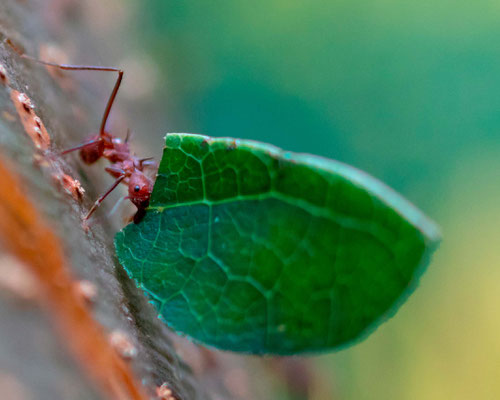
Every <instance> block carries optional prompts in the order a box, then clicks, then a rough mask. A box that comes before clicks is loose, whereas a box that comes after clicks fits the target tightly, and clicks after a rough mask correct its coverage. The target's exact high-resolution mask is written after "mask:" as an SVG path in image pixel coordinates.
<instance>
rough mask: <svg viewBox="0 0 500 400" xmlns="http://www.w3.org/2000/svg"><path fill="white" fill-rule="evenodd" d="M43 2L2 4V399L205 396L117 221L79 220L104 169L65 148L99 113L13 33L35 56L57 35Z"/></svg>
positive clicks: (92, 124)
mask: <svg viewBox="0 0 500 400" xmlns="http://www.w3.org/2000/svg"><path fill="white" fill-rule="evenodd" d="M46 3H55V2H46ZM46 3H44V2H41V1H40V2H28V1H16V0H3V1H2V2H1V4H0V65H1V66H0V80H1V82H0V321H1V322H0V393H1V394H2V395H1V398H3V399H21V400H22V399H26V400H29V399H50V400H56V399H65V400H68V399H145V398H152V397H153V394H154V393H155V390H156V388H157V387H158V386H160V385H162V384H164V387H163V389H166V388H167V387H168V388H169V389H171V391H172V393H173V395H174V397H175V398H177V399H206V398H207V396H206V394H205V390H204V389H203V386H202V385H200V384H198V383H197V382H196V381H195V380H194V378H193V376H192V373H191V372H190V370H189V368H188V367H187V366H186V365H185V364H184V363H183V362H182V361H181V360H180V358H179V357H178V356H177V354H176V350H175V349H174V346H173V345H172V342H171V341H170V340H169V339H168V337H169V334H170V333H169V332H168V330H167V328H166V327H165V326H163V324H162V323H161V322H160V321H159V320H158V319H157V317H156V313H155V312H154V310H153V309H152V306H150V305H149V304H148V303H147V301H146V299H145V298H144V296H142V294H141V293H139V292H138V290H137V289H136V288H135V285H134V284H132V283H131V282H130V281H129V280H128V278H127V277H126V276H125V274H124V272H123V270H122V268H121V266H120V265H119V264H118V263H117V262H116V260H115V258H114V249H113V244H112V239H113V235H114V232H115V231H116V227H114V226H112V223H111V222H109V221H106V220H105V219H100V220H99V223H94V224H92V226H91V228H90V229H89V230H88V231H86V230H85V229H84V228H83V227H82V215H84V214H85V212H86V211H87V210H88V208H89V206H90V205H91V204H92V202H93V200H94V199H95V198H96V196H97V194H98V192H99V191H100V190H103V189H104V188H105V186H106V184H105V183H104V182H103V180H104V177H103V175H104V173H103V172H100V171H98V170H96V169H91V170H88V169H86V168H85V167H84V166H83V165H82V164H81V162H80V161H79V160H78V159H77V157H73V156H70V157H66V158H61V157H60V156H59V155H58V152H59V151H60V150H61V149H64V148H68V147H70V146H72V145H75V144H77V143H79V142H81V141H82V139H83V138H85V136H87V135H88V133H89V132H92V131H95V130H96V126H98V122H96V121H98V118H99V117H98V116H99V115H100V114H101V113H102V111H99V109H98V108H96V109H94V107H89V102H85V101H84V100H82V98H85V95H81V94H80V93H78V91H76V90H75V86H77V85H75V82H74V81H73V80H72V78H67V77H63V76H58V75H57V74H54V73H53V71H52V73H49V72H50V71H48V70H47V69H46V68H44V67H42V66H40V65H37V64H34V63H32V62H29V61H27V60H24V59H21V58H20V57H19V56H18V55H17V54H16V53H15V52H14V51H13V49H12V48H11V47H10V46H9V45H8V44H7V42H6V41H7V39H9V40H11V41H12V42H13V43H15V45H16V46H19V47H21V48H23V49H25V51H26V52H27V53H30V54H35V55H38V52H39V49H40V45H41V44H44V43H48V42H49V41H50V40H54V39H57V38H54V37H52V36H51V32H52V34H53V32H54V31H55V30H54V29H53V28H54V27H53V26H52V27H51V28H50V29H49V28H48V25H50V23H51V21H50V19H49V18H46V17H45V14H44V10H45V7H47V6H48V5H47V4H46ZM70 17H71V16H69V17H68V16H67V18H70ZM70 22H71V21H70ZM78 29H82V28H81V27H78V26H75V30H78ZM83 45H85V44H83ZM87 46H88V44H87ZM2 67H3V69H1V68H2ZM2 71H3V72H4V75H5V76H4V77H3V78H2V76H1V75H2V74H1V72H2ZM89 115H95V116H96V117H95V118H94V117H92V118H87V117H88V116H89ZM89 171H90V172H89ZM79 183H80V184H81V187H83V188H84V189H85V193H84V194H83V193H81V192H80V189H79ZM96 188H99V189H96ZM82 194H83V196H81V195H82ZM80 196H81V198H80ZM81 280H86V281H88V282H90V285H89V284H88V283H84V284H83V285H80V284H79V281H81ZM93 290H95V292H96V295H95V297H94V296H93V294H92V292H93ZM90 298H92V299H90ZM85 299H87V300H85ZM164 392H165V393H168V392H169V391H168V390H164ZM167 397H168V396H167V395H165V397H164V398H167Z"/></svg>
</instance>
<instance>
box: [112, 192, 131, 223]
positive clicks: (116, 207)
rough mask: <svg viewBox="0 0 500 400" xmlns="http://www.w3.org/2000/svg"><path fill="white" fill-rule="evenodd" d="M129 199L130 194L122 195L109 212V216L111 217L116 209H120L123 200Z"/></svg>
mask: <svg viewBox="0 0 500 400" xmlns="http://www.w3.org/2000/svg"><path fill="white" fill-rule="evenodd" d="M127 199H128V196H123V197H120V199H119V200H118V201H117V202H116V204H115V205H114V206H113V208H112V209H111V211H110V212H109V213H108V218H109V217H111V216H112V215H113V214H114V213H115V212H116V210H118V207H120V205H121V204H122V203H123V201H124V200H127Z"/></svg>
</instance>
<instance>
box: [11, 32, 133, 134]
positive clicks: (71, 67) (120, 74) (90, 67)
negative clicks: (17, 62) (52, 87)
mask: <svg viewBox="0 0 500 400" xmlns="http://www.w3.org/2000/svg"><path fill="white" fill-rule="evenodd" d="M7 44H8V45H9V46H10V47H12V49H13V50H14V51H15V52H16V53H17V54H19V56H21V57H22V58H25V59H27V60H31V61H34V62H36V63H39V64H43V65H47V66H49V67H54V68H59V69H62V70H68V71H108V72H117V73H118V78H117V79H116V82H115V86H114V87H113V91H112V92H111V95H110V96H109V99H108V103H107V104H106V109H105V110H104V115H103V116H102V121H101V127H100V129H99V136H100V137H103V136H104V129H105V127H106V122H107V121H108V117H109V113H110V112H111V107H112V106H113V103H114V101H115V98H116V94H117V93H118V89H120V85H121V83H122V79H123V70H121V69H120V68H115V67H99V66H94V65H71V64H56V63H52V62H47V61H42V60H39V59H37V58H34V57H31V56H28V55H27V54H24V53H23V52H22V51H21V50H20V49H19V48H17V47H15V46H14V45H13V44H12V43H11V42H10V40H8V41H7Z"/></svg>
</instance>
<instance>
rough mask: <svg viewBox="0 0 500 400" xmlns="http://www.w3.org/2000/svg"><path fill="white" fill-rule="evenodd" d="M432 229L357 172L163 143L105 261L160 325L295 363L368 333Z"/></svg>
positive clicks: (208, 145)
mask: <svg viewBox="0 0 500 400" xmlns="http://www.w3.org/2000/svg"><path fill="white" fill-rule="evenodd" d="M439 236H440V235H439V229H438V228H437V226H436V225H435V224H434V223H433V222H432V221H431V220H429V219H428V218H427V217H426V216H425V215H424V214H423V213H422V212H420V211H419V210H418V209H416V208H415V207H414V206H413V205H412V204H410V203H409V202H408V201H406V200H405V199H403V198H402V197H401V196H400V195H398V194H397V193H395V192H394V191H393V190H391V189H390V188H388V187H387V186H385V185H384V184H383V183H381V182H379V181H378V180H376V179H375V178H372V177H370V176H368V175H366V174H365V173H363V172H361V171H359V170H357V169H355V168H353V167H350V166H348V165H345V164H342V163H340V162H337V161H333V160H328V159H324V158H320V157H316V156H312V155H306V154H295V153H290V152H284V151H282V150H280V149H278V148H276V147H274V146H271V145H267V144H262V143H258V142H254V141H248V140H235V139H231V138H210V137H206V136H201V135H192V134H169V135H167V137H166V147H165V149H164V152H163V158H162V160H161V163H160V167H159V171H158V177H157V179H156V183H155V186H154V190H153V194H152V199H151V205H150V207H149V209H148V211H147V213H146V216H145V217H144V219H143V220H142V222H141V223H139V224H137V225H134V224H130V225H128V226H127V227H125V228H124V229H123V230H122V231H120V232H119V233H118V234H117V235H116V238H115V245H116V250H117V255H118V258H119V260H120V262H121V263H122V265H123V266H124V267H125V269H126V270H127V272H128V273H129V275H130V276H131V277H132V278H133V279H135V280H136V282H137V284H138V286H140V287H142V288H143V289H144V290H145V291H146V292H147V294H148V295H149V297H150V298H151V300H152V302H153V303H154V304H155V306H156V307H157V308H158V310H159V313H160V316H161V318H162V319H164V320H165V322H166V323H167V324H168V325H169V326H171V327H172V328H173V329H175V330H176V331H178V332H182V333H184V334H186V335H188V336H190V337H192V338H193V339H195V340H197V341H199V342H202V343H205V344H208V345H212V346H215V347H218V348H220V349H225V350H232V351H241V352H248V353H257V354H262V353H271V354H296V353H303V352H319V351H326V350H329V349H333V348H337V347H339V346H341V345H344V344H347V343H349V342H351V341H353V340H354V339H356V338H358V337H360V335H362V334H363V333H364V332H366V331H367V330H369V329H370V328H374V327H375V326H376V325H377V323H379V322H380V321H381V320H382V319H383V316H384V315H387V314H388V312H390V311H391V310H394V308H395V305H396V304H399V303H401V300H402V299H403V298H404V297H405V295H407V294H408V292H409V291H410V290H411V288H413V287H414V286H415V283H416V280H417V278H418V276H419V274H420V272H421V271H422V269H423V267H424V266H425V265H426V264H427V263H428V260H429V256H430V254H431V252H432V251H433V250H434V249H435V248H436V247H437V243H438V242H439Z"/></svg>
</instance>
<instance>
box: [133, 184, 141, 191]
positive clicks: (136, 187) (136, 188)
mask: <svg viewBox="0 0 500 400" xmlns="http://www.w3.org/2000/svg"><path fill="white" fill-rule="evenodd" d="M140 189H141V188H140V187H139V185H136V186H135V187H134V192H136V193H137V192H138V191H139V190H140Z"/></svg>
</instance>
